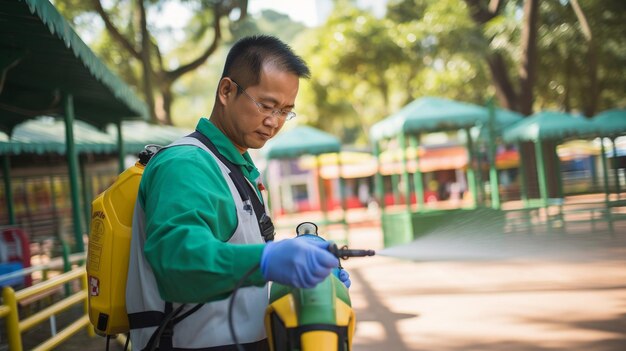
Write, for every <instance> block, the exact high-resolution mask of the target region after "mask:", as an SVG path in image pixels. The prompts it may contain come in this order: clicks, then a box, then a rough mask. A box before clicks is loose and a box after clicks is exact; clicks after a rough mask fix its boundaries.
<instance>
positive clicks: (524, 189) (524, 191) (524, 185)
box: [517, 143, 528, 207]
mask: <svg viewBox="0 0 626 351" xmlns="http://www.w3.org/2000/svg"><path fill="white" fill-rule="evenodd" d="M517 152H518V153H519V170H518V175H517V176H518V177H520V181H521V182H520V187H521V194H520V197H521V198H522V202H523V204H524V207H528V178H526V167H525V164H524V155H523V154H522V152H523V150H522V144H521V143H517Z"/></svg>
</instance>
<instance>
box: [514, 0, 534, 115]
mask: <svg viewBox="0 0 626 351" xmlns="http://www.w3.org/2000/svg"><path fill="white" fill-rule="evenodd" d="M538 18H539V0H526V1H525V2H524V26H523V28H522V38H521V43H520V45H521V49H522V50H521V52H522V57H521V60H520V72H519V74H520V94H519V100H518V107H519V112H521V113H522V114H524V115H526V116H528V115H530V114H532V112H533V101H534V98H533V87H534V84H535V75H536V71H537V21H538Z"/></svg>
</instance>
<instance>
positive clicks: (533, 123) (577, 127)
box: [502, 111, 597, 143]
mask: <svg viewBox="0 0 626 351" xmlns="http://www.w3.org/2000/svg"><path fill="white" fill-rule="evenodd" d="M596 131H597V128H596V126H595V125H594V124H593V123H592V122H591V121H589V120H587V119H585V118H584V117H583V116H581V115H572V114H569V113H565V112H554V111H542V112H538V113H535V114H533V115H532V116H530V117H527V118H524V119H523V120H521V121H519V122H517V123H515V124H513V125H511V126H509V127H507V128H505V129H504V132H503V135H502V137H503V139H504V141H505V142H507V143H514V142H519V141H532V142H536V141H541V140H548V139H559V140H560V139H566V138H569V137H585V136H590V135H593V134H594V133H596Z"/></svg>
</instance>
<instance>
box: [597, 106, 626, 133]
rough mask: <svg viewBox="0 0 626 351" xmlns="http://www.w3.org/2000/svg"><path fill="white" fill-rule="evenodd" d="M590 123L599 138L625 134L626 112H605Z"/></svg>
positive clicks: (616, 110) (615, 110) (617, 110)
mask: <svg viewBox="0 0 626 351" xmlns="http://www.w3.org/2000/svg"><path fill="white" fill-rule="evenodd" d="M591 121H592V122H593V124H594V125H595V126H596V128H598V133H599V134H600V136H619V135H623V134H626V110H619V109H614V110H607V111H604V112H601V113H599V114H597V115H596V116H595V117H593V119H592V120H591Z"/></svg>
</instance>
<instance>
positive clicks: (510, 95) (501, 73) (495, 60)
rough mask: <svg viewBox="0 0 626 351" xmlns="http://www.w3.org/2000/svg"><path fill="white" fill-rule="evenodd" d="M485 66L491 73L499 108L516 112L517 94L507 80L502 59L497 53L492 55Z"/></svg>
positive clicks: (507, 76)
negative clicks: (487, 66)
mask: <svg viewBox="0 0 626 351" xmlns="http://www.w3.org/2000/svg"><path fill="white" fill-rule="evenodd" d="M487 64H488V65H489V70H490V71H491V78H492V79H493V85H494V87H495V88H496V96H497V97H498V101H499V102H500V106H502V107H504V108H507V109H509V110H513V111H517V110H518V108H517V94H516V93H515V88H514V87H513V83H511V80H510V79H509V73H508V70H507V67H506V63H505V62H504V59H503V58H502V56H501V55H500V54H499V53H492V54H491V55H489V56H488V57H487Z"/></svg>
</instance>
